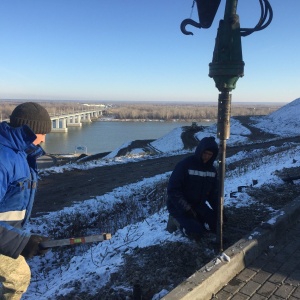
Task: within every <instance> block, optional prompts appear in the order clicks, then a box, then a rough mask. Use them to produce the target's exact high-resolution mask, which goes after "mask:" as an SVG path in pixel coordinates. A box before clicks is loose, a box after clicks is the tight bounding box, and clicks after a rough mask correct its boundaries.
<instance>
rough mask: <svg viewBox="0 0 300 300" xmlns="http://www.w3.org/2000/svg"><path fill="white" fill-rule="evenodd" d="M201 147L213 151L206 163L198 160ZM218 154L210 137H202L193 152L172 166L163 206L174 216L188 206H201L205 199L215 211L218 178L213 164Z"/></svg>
mask: <svg viewBox="0 0 300 300" xmlns="http://www.w3.org/2000/svg"><path fill="white" fill-rule="evenodd" d="M205 150H209V151H212V152H213V155H212V157H211V159H210V160H209V161H208V162H207V163H203V161H202V158H201V157H202V153H203V152H204V151H205ZM217 155H218V145H217V143H216V142H215V139H214V138H213V137H206V138H203V139H202V140H201V141H200V143H199V145H198V146H197V148H196V151H195V154H194V155H192V156H189V157H187V158H185V159H183V160H182V161H180V162H179V163H178V164H177V165H176V166H175V168H174V171H173V172H172V174H171V177H170V179H169V184H168V189H167V192H168V200H167V208H168V210H169V212H170V214H171V215H173V216H174V217H176V216H179V215H183V214H184V213H186V212H187V211H188V210H189V209H191V208H201V206H202V205H205V202H206V201H208V203H209V204H210V206H211V207H212V208H213V209H214V210H217V203H218V179H217V171H216V168H215V167H214V166H213V163H214V161H215V159H216V157H217Z"/></svg>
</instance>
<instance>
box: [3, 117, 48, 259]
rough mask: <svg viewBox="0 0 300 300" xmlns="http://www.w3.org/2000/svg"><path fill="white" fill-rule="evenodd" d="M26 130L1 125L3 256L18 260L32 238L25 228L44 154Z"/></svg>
mask: <svg viewBox="0 0 300 300" xmlns="http://www.w3.org/2000/svg"><path fill="white" fill-rule="evenodd" d="M35 139H36V135H35V134H34V132H33V131H32V130H31V129H30V128H29V127H28V126H27V125H23V126H21V127H17V128H13V127H11V126H10V125H9V124H8V123H6V122H2V123H0V182H1V186H0V254H3V255H6V256H9V257H12V258H17V257H18V256H19V254H20V253H21V252H22V250H23V249H24V247H25V246H26V244H27V242H28V240H29V237H30V234H28V233H26V232H25V231H24V230H23V229H22V228H23V227H24V225H25V224H26V222H27V221H28V219H29V217H30V214H31V210H32V205H33V202H34V197H35V193H36V188H37V179H38V175H37V167H36V159H37V158H38V157H39V156H41V155H44V154H45V152H44V150H43V149H42V148H41V147H40V146H35V145H34V144H32V142H33V141H34V140H35Z"/></svg>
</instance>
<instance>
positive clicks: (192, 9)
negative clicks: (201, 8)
mask: <svg viewBox="0 0 300 300" xmlns="http://www.w3.org/2000/svg"><path fill="white" fill-rule="evenodd" d="M195 2H196V0H193V4H192V7H191V14H190V19H191V18H192V15H193V11H194V6H195Z"/></svg>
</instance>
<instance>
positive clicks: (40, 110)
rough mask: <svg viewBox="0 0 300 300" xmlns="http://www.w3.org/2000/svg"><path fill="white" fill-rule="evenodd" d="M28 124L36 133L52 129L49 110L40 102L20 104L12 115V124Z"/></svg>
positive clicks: (43, 132)
mask: <svg viewBox="0 0 300 300" xmlns="http://www.w3.org/2000/svg"><path fill="white" fill-rule="evenodd" d="M22 125H28V126H29V127H30V129H31V130H32V131H33V132H34V133H35V134H46V133H49V132H50V131H51V119H50V116H49V114H48V112H47V110H46V109H45V108H44V107H43V106H41V105H40V104H38V103H34V102H25V103H22V104H20V105H18V106H17V107H16V108H15V109H14V110H13V112H12V114H11V116H10V126H12V127H20V126H22Z"/></svg>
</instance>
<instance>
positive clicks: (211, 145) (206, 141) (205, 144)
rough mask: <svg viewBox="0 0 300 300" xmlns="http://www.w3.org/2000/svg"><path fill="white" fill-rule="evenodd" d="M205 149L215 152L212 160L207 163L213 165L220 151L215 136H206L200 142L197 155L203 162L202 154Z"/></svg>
mask: <svg viewBox="0 0 300 300" xmlns="http://www.w3.org/2000/svg"><path fill="white" fill-rule="evenodd" d="M204 151H210V152H212V153H213V155H212V157H211V158H210V160H209V161H208V162H207V163H206V164H207V165H212V164H213V162H214V161H215V159H216V157H217V155H218V152H219V148H218V144H217V143H216V141H215V138H214V137H212V136H211V137H205V138H203V139H202V140H201V141H200V143H199V144H198V146H197V148H196V151H195V155H196V157H197V158H198V159H199V160H200V161H201V162H203V160H202V154H203V152H204Z"/></svg>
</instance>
